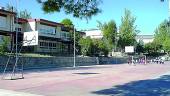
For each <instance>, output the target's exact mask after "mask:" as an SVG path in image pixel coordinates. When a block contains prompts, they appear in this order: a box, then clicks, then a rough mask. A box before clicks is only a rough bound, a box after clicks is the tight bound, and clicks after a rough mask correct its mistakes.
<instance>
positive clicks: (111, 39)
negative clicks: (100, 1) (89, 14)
mask: <svg viewBox="0 0 170 96" xmlns="http://www.w3.org/2000/svg"><path fill="white" fill-rule="evenodd" d="M98 23H99V28H100V29H101V31H102V32H103V37H104V39H106V40H107V42H108V46H109V50H110V51H111V50H112V49H113V46H114V43H115V38H116V36H117V27H116V23H115V21H113V20H111V21H109V22H108V23H104V24H102V23H100V22H98Z"/></svg>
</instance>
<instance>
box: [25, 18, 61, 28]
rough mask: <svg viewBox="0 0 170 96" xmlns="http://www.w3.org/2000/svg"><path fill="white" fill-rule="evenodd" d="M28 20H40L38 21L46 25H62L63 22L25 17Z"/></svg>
mask: <svg viewBox="0 0 170 96" xmlns="http://www.w3.org/2000/svg"><path fill="white" fill-rule="evenodd" d="M27 21H28V22H34V21H36V22H40V23H43V24H47V25H50V26H64V25H63V24H61V23H57V22H53V21H49V20H45V19H27Z"/></svg>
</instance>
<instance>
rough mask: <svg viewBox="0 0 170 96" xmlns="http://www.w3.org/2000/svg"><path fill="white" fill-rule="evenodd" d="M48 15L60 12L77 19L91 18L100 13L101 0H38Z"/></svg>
mask: <svg viewBox="0 0 170 96" xmlns="http://www.w3.org/2000/svg"><path fill="white" fill-rule="evenodd" d="M37 1H38V2H39V3H40V4H41V5H42V9H43V10H44V11H45V12H46V13H53V12H60V11H61V10H63V11H64V12H65V13H66V14H73V16H74V17H77V18H86V19H87V18H91V17H92V16H93V15H96V14H97V13H100V12H101V10H100V9H99V8H98V5H99V3H100V0H37Z"/></svg>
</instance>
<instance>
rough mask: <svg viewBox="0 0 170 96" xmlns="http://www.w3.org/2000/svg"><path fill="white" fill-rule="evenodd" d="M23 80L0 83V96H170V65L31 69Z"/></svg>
mask: <svg viewBox="0 0 170 96" xmlns="http://www.w3.org/2000/svg"><path fill="white" fill-rule="evenodd" d="M24 77H25V79H19V80H0V96H42V95H43V96H141V95H142V96H161V95H162V96H169V95H170V91H168V90H169V89H170V62H166V63H165V64H147V65H139V64H138V65H136V66H132V65H131V66H130V65H128V64H118V65H96V66H84V67H77V68H75V69H74V68H63V69H51V70H39V71H37V70H32V71H27V72H25V74H24ZM166 89H167V90H166ZM140 94H141V95H140ZM165 94H166V95H165ZM168 94H169V95H168Z"/></svg>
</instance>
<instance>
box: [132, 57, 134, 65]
mask: <svg viewBox="0 0 170 96" xmlns="http://www.w3.org/2000/svg"><path fill="white" fill-rule="evenodd" d="M132 65H134V60H133V56H132Z"/></svg>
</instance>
